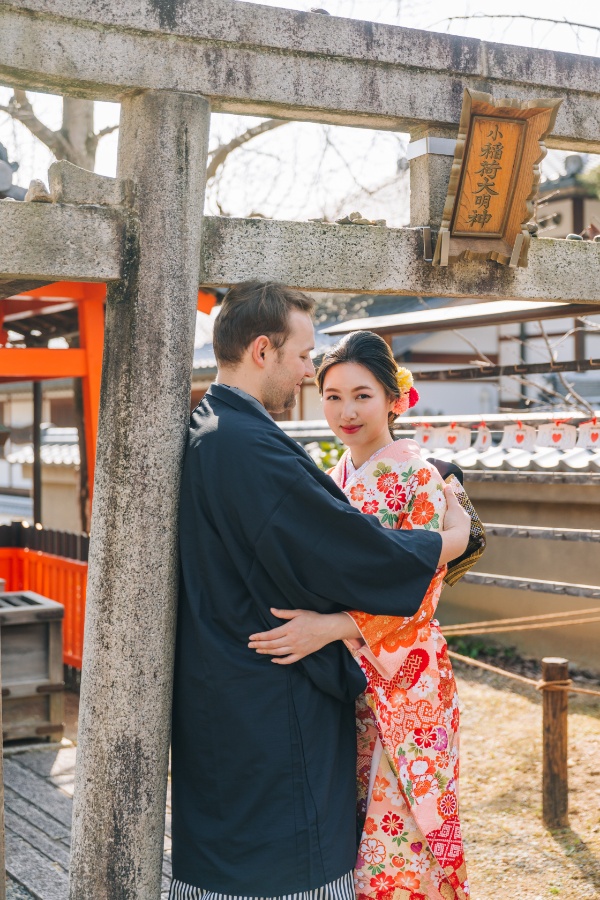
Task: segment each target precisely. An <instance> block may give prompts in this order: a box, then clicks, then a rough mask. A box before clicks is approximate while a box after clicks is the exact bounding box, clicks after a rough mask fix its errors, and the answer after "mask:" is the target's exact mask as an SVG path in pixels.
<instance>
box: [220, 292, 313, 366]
mask: <svg viewBox="0 0 600 900" xmlns="http://www.w3.org/2000/svg"><path fill="white" fill-rule="evenodd" d="M314 307H315V303H314V300H312V299H311V298H310V297H307V296H306V294H303V293H301V291H295V290H293V289H292V288H289V287H286V286H285V285H283V284H277V283H276V282H273V281H268V282H266V283H264V282H261V281H244V282H242V283H241V284H235V285H234V286H233V287H232V288H230V290H229V291H228V292H227V294H226V295H225V298H224V300H223V303H222V305H221V311H220V312H219V314H218V316H217V318H216V319H215V327H214V332H213V348H214V351H215V356H216V359H217V364H218V365H220V366H234V365H237V364H238V363H240V362H241V361H242V357H243V355H244V351H245V350H246V349H247V348H248V347H249V346H250V344H251V343H252V342H253V341H255V340H256V338H257V337H260V336H261V335H263V334H264V335H265V336H266V337H268V338H269V340H270V341H271V343H272V344H273V346H274V347H276V348H277V349H279V348H280V347H283V345H284V344H285V342H286V340H287V339H288V337H289V334H290V322H289V319H290V312H291V311H292V310H293V309H297V310H299V311H300V312H304V313H309V314H311V313H312V312H313V310H314Z"/></svg>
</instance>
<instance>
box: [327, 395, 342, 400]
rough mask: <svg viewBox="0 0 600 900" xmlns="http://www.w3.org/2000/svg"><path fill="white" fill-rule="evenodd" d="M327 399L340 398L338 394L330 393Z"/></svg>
mask: <svg viewBox="0 0 600 900" xmlns="http://www.w3.org/2000/svg"><path fill="white" fill-rule="evenodd" d="M325 399H326V400H339V399H340V398H339V397H338V396H337V394H329V396H328V397H325Z"/></svg>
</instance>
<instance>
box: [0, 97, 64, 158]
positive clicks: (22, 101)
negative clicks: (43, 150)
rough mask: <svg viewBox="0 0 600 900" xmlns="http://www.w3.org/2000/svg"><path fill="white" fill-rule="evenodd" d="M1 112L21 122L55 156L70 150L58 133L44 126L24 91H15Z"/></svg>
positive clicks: (62, 154)
mask: <svg viewBox="0 0 600 900" xmlns="http://www.w3.org/2000/svg"><path fill="white" fill-rule="evenodd" d="M2 111H3V112H6V113H8V115H9V116H11V117H12V118H13V119H14V120H15V121H16V122H21V124H23V125H25V127H26V128H28V129H29V131H30V132H31V133H32V134H33V135H34V137H36V138H38V140H40V141H41V142H42V143H43V144H45V145H46V147H48V149H49V150H51V151H52V153H54V155H55V156H64V155H66V154H68V152H69V150H70V145H69V142H68V141H67V140H66V139H65V137H64V136H63V135H62V134H61V132H60V131H53V130H52V129H51V128H48V126H47V125H44V123H43V122H41V121H40V120H39V119H38V117H37V116H36V115H35V113H34V111H33V107H32V105H31V103H30V102H29V98H28V96H27V94H26V93H25V91H23V90H15V93H14V95H13V96H12V97H11V99H10V101H9V104H8V106H3V107H2Z"/></svg>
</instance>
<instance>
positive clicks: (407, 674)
mask: <svg viewBox="0 0 600 900" xmlns="http://www.w3.org/2000/svg"><path fill="white" fill-rule="evenodd" d="M428 665H429V654H428V653H427V651H426V650H423V649H421V648H420V647H419V648H417V649H416V650H411V651H410V653H409V654H408V656H407V657H406V659H405V661H404V665H403V666H402V668H401V670H400V671H399V672H398V687H402V688H404V690H408V689H409V688H411V687H414V686H415V684H416V683H417V681H418V680H419V678H420V677H421V672H424V671H425V669H426V668H427V666H428Z"/></svg>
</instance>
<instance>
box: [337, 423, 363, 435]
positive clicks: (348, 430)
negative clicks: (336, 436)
mask: <svg viewBox="0 0 600 900" xmlns="http://www.w3.org/2000/svg"><path fill="white" fill-rule="evenodd" d="M340 428H341V429H342V431H343V432H344V433H345V434H356V432H357V431H358V429H359V428H362V426H361V425H340Z"/></svg>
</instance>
